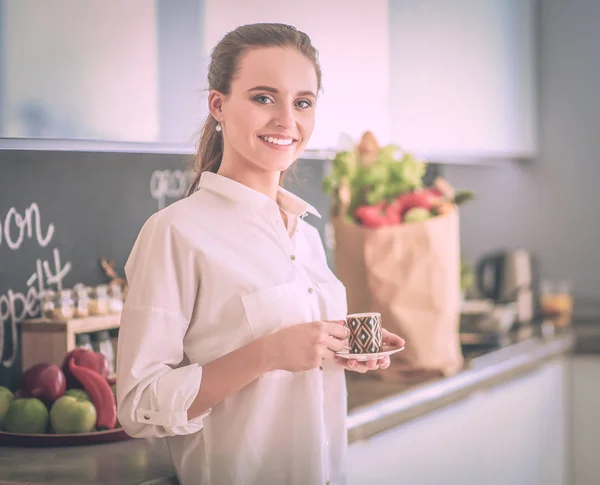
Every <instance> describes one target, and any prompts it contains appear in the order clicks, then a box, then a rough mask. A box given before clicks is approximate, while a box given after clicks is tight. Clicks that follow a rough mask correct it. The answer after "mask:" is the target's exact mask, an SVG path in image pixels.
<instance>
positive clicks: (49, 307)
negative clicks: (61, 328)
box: [41, 290, 56, 318]
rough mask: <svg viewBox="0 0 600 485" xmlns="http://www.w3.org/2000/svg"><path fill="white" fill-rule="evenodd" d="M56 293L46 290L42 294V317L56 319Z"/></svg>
mask: <svg viewBox="0 0 600 485" xmlns="http://www.w3.org/2000/svg"><path fill="white" fill-rule="evenodd" d="M55 301H56V292H54V291H52V290H46V291H44V292H43V293H42V304H41V306H42V315H43V316H44V317H45V318H54V309H55V308H56V303H55Z"/></svg>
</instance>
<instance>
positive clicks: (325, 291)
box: [317, 280, 348, 320]
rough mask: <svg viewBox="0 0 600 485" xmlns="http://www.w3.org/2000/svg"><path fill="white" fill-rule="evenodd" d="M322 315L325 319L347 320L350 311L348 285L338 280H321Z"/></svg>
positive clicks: (319, 284) (318, 284)
mask: <svg viewBox="0 0 600 485" xmlns="http://www.w3.org/2000/svg"><path fill="white" fill-rule="evenodd" d="M317 287H318V289H319V292H320V294H321V317H322V319H323V320H345V319H346V315H347V313H348V302H347V296H346V287H345V286H344V285H343V284H342V283H341V282H340V281H338V280H334V281H320V282H318V283H317Z"/></svg>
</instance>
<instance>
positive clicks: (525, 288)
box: [475, 249, 539, 323]
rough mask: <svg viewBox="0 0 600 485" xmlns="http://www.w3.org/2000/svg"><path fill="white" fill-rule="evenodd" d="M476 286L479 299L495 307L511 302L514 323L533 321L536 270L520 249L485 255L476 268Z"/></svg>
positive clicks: (531, 260) (536, 285)
mask: <svg viewBox="0 0 600 485" xmlns="http://www.w3.org/2000/svg"><path fill="white" fill-rule="evenodd" d="M475 274H476V286H477V290H478V292H479V295H480V296H481V297H482V298H489V299H491V300H492V301H494V302H495V303H497V304H509V303H513V302H514V303H515V306H516V321H517V323H527V322H530V321H531V320H533V318H534V317H535V315H536V314H537V311H538V298H539V296H538V295H539V291H538V277H537V274H538V271H537V265H536V263H535V261H534V258H533V256H532V255H531V253H529V252H528V251H525V250H524V249H514V250H508V251H499V252H496V253H491V254H488V255H485V256H484V257H483V258H482V259H481V260H480V261H479V262H478V263H477V265H476V269H475Z"/></svg>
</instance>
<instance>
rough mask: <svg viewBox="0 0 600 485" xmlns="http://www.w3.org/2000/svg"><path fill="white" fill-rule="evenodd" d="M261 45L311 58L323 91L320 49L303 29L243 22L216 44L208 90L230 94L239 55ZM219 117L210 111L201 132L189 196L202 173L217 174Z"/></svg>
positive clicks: (209, 69)
mask: <svg viewBox="0 0 600 485" xmlns="http://www.w3.org/2000/svg"><path fill="white" fill-rule="evenodd" d="M260 47H293V48H295V49H297V50H298V52H300V53H301V54H304V55H305V56H306V57H307V58H308V59H310V60H311V61H312V62H313V64H314V66H315V71H316V73H317V85H318V89H319V90H321V67H320V65H319V60H318V52H317V50H316V49H315V48H314V46H313V45H312V43H311V41H310V38H309V37H308V35H306V34H305V33H304V32H300V31H299V30H297V29H296V28H295V27H293V26H291V25H285V24H266V23H261V24H250V25H242V26H241V27H238V28H237V29H235V30H233V31H231V32H229V33H228V34H226V35H225V37H223V38H222V39H221V41H220V42H219V43H218V44H217V45H216V46H215V48H214V49H213V51H212V54H211V61H210V66H209V68H208V90H209V91H210V90H212V89H214V90H216V91H219V92H220V93H222V94H224V95H228V94H229V93H230V90H231V81H232V79H233V77H234V76H235V74H236V72H237V69H238V64H239V60H240V58H241V57H242V56H243V55H244V54H245V53H246V52H247V51H248V50H250V49H253V48H260ZM216 128H217V120H215V119H214V118H213V116H212V115H211V114H209V115H208V116H207V117H206V121H205V122H204V125H203V127H202V129H201V131H200V141H199V143H198V152H197V154H196V158H195V160H194V165H195V167H194V168H195V171H196V176H195V177H194V181H193V182H192V185H191V187H190V190H189V192H188V195H191V194H193V193H194V192H195V191H196V189H197V188H198V183H199V182H200V176H201V175H202V172H206V171H210V172H213V173H216V172H217V171H218V170H219V167H220V166H221V158H222V156H223V137H222V132H218V131H217V130H216Z"/></svg>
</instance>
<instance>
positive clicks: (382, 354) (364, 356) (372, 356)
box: [335, 345, 404, 362]
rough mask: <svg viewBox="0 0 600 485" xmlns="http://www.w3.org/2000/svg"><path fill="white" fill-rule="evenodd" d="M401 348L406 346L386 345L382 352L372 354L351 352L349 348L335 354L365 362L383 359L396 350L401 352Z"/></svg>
mask: <svg viewBox="0 0 600 485" xmlns="http://www.w3.org/2000/svg"><path fill="white" fill-rule="evenodd" d="M401 350H404V346H402V347H394V346H391V345H384V346H383V350H382V351H381V352H374V353H370V354H351V353H350V351H349V350H342V351H340V352H336V353H335V355H337V356H338V357H341V358H342V359H354V360H357V361H359V362H365V361H367V360H377V359H382V358H384V357H385V356H386V355H392V354H395V353H396V352H400V351H401Z"/></svg>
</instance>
